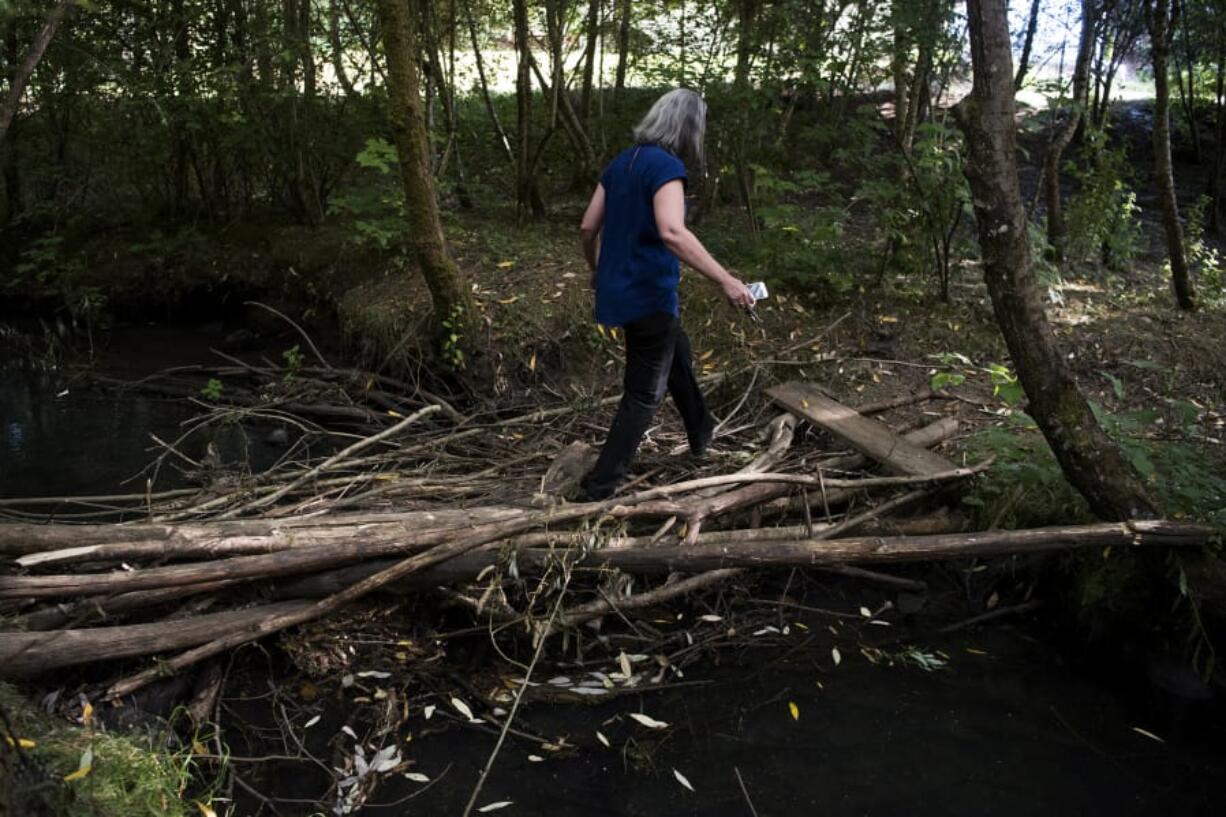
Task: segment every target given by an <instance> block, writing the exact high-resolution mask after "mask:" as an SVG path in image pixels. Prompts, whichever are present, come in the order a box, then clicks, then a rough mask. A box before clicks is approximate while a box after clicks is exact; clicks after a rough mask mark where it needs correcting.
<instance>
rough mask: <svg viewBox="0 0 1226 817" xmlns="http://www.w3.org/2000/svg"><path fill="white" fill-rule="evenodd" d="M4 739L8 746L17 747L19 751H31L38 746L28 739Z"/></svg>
mask: <svg viewBox="0 0 1226 817" xmlns="http://www.w3.org/2000/svg"><path fill="white" fill-rule="evenodd" d="M4 739H5V741H7V742H8V745H9V746H17V747H19V748H21V749H33V748H34V747H35V746H37V745H38V742H37V741H33V740H30V739H29V738H17V739H16V740H14V739H13V738H10V737H7V736H6V737H5V738H4Z"/></svg>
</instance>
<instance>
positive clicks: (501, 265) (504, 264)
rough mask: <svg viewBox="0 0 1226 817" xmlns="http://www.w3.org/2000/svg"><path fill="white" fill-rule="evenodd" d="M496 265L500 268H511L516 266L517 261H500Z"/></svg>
mask: <svg viewBox="0 0 1226 817" xmlns="http://www.w3.org/2000/svg"><path fill="white" fill-rule="evenodd" d="M495 266H497V267H498V269H510V268H511V267H513V266H515V262H514V261H499V262H498V263H497V264H496V265H495Z"/></svg>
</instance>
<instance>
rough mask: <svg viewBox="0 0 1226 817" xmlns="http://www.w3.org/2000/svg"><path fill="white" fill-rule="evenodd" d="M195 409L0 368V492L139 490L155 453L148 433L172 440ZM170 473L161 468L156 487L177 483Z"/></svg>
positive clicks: (46, 493) (43, 493) (42, 493)
mask: <svg viewBox="0 0 1226 817" xmlns="http://www.w3.org/2000/svg"><path fill="white" fill-rule="evenodd" d="M65 392H66V393H65ZM194 413H195V412H194V411H193V409H192V408H191V407H190V406H188V405H185V404H184V403H183V402H182V401H171V400H159V399H153V398H149V397H145V396H142V395H138V394H128V395H123V396H122V397H121V396H118V395H116V394H114V393H110V392H103V391H99V390H94V389H90V388H89V387H88V386H87V385H86V384H85V383H84V382H79V383H72V382H68V381H63V380H60V379H59V378H55V377H52V376H48V375H44V374H28V373H22V372H18V371H10V372H8V373H0V496H3V497H7V498H15V497H30V496H59V495H69V494H71V495H97V494H116V493H142V492H143V491H144V490H145V479H144V476H143V473H142V472H143V469H144V467H145V466H146V465H147V464H148V463H149V462H150V461H151V460H152V459H153V458H154V457H155V456H156V455H157V452H155V451H153V450H152V448H153V446H154V443H153V441H152V439H151V438H150V436H149V435H150V434H156V435H157V436H158V437H159V438H161V439H163V440H167V441H171V440H174V439H176V438H177V437H178V436H179V435H180V434H181V433H182V427H181V424H182V423H183V422H184V421H185V420H188V419H189V418H190V417H191V416H192V415H193V414H194ZM177 476H178V472H177V471H175V470H174V469H166V470H165V471H164V472H163V474H162V477H161V478H160V479H159V480H158V487H159V488H167V487H177V485H180V484H182V480H181V479H177V478H176V477H177Z"/></svg>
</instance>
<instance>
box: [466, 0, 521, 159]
mask: <svg viewBox="0 0 1226 817" xmlns="http://www.w3.org/2000/svg"><path fill="white" fill-rule="evenodd" d="M463 2H464V17H465V21H466V22H467V23H468V36H469V38H470V39H471V41H472V46H473V57H474V58H475V62H476V64H477V80H478V82H479V83H480V85H481V101H482V102H484V103H485V112H486V113H487V114H489V117H490V125H491V127H493V129H494V138H495V140H496V141H497V142H498V147H499V148H500V149H501V150H502V151H503V153H504V154H505V155H506V157H507V163H508V164H510V166H511V168H512V169H513V170H514V169H515V168H516V167H517V165H516V157H515V152H514V151H512V150H511V140H510V139H508V138H507V132H506V130H505V129H504V128H503V127H502V121H501V120H500V119H499V118H498V111H497V110H496V109H495V108H494V100H493V98H492V97H491V96H490V86H489V82H488V81H487V80H486V77H485V59H484V58H483V57H482V56H481V46H480V44H479V43H478V42H477V25H476V23H475V22H474V21H473V11H472V5H471V0H463Z"/></svg>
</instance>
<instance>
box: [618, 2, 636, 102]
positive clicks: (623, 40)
mask: <svg viewBox="0 0 1226 817" xmlns="http://www.w3.org/2000/svg"><path fill="white" fill-rule="evenodd" d="M619 2H620V3H621V19H620V21H619V22H618V24H617V75H616V77H615V78H614V81H613V102H614V104H618V103H620V102H621V98H622V91H624V90H625V88H626V69H627V67H628V66H629V63H630V11H631V7H632V6H633V3H632V2H631V0H619Z"/></svg>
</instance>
